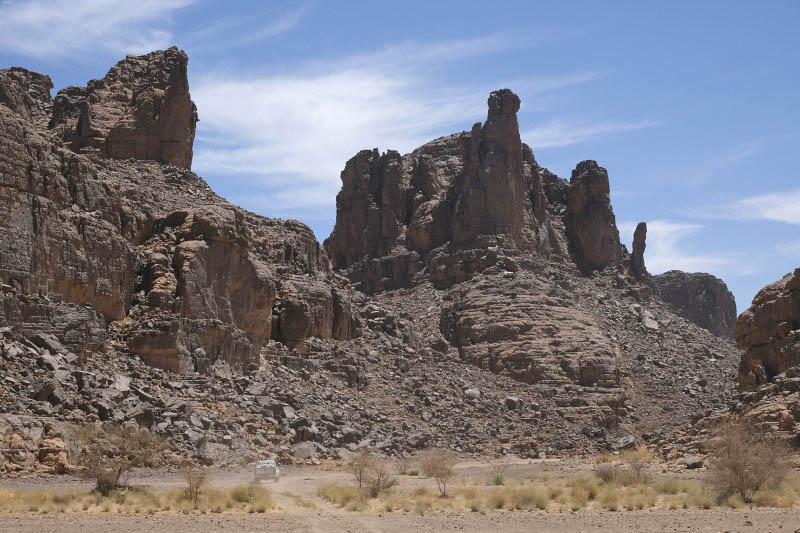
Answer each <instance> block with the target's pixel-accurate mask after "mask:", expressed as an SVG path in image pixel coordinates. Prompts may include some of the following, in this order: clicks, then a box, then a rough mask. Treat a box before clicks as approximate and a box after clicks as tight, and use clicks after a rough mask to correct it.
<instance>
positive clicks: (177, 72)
mask: <svg viewBox="0 0 800 533" xmlns="http://www.w3.org/2000/svg"><path fill="white" fill-rule="evenodd" d="M187 63H188V57H187V56H186V54H185V53H184V52H182V51H180V50H178V49H177V48H175V47H173V48H170V49H168V50H161V51H158V52H152V53H150V54H147V55H143V56H128V57H127V58H125V59H123V60H122V61H120V62H119V63H117V64H116V65H115V66H114V67H112V68H111V70H109V71H108V74H106V76H105V77H104V78H103V79H99V80H91V81H90V82H89V84H88V86H87V89H86V91H85V93H83V94H80V93H79V92H78V91H75V90H74V89H73V88H67V89H66V90H65V94H64V98H62V99H61V100H69V103H67V102H65V101H61V102H60V101H59V99H60V98H59V97H61V96H62V93H61V91H60V92H59V94H58V95H56V102H57V104H56V113H55V114H54V117H53V127H54V129H56V130H57V131H60V133H61V135H62V138H63V139H64V140H65V141H69V146H70V147H71V148H72V149H73V150H75V151H81V150H96V151H98V152H99V154H100V155H102V156H104V157H109V158H115V159H128V158H132V159H146V160H153V161H161V162H164V163H170V164H173V165H177V166H181V167H184V168H191V166H192V143H193V142H194V133H195V123H196V122H197V108H196V107H195V105H194V102H192V100H191V97H190V96H189V81H188V78H187V75H186V65H187ZM74 100H78V101H77V102H75V101H74ZM76 104H77V106H79V108H80V116H79V118H78V121H77V123H71V121H72V120H74V112H73V111H72V110H73V109H74V108H75V107H76Z"/></svg>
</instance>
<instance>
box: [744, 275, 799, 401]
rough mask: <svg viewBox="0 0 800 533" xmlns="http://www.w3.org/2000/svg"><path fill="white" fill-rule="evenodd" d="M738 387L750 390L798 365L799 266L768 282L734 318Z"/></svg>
mask: <svg viewBox="0 0 800 533" xmlns="http://www.w3.org/2000/svg"><path fill="white" fill-rule="evenodd" d="M735 337H736V344H737V345H738V346H739V348H741V349H742V350H745V353H744V355H742V361H741V364H740V365H739V377H738V382H739V390H742V391H746V390H752V389H755V388H756V387H758V386H760V385H764V384H767V383H769V382H770V381H772V379H773V378H774V377H775V376H777V375H778V374H781V373H783V372H786V371H787V370H788V369H790V368H793V367H795V366H797V365H800V268H799V269H796V270H795V271H794V272H793V273H791V274H786V275H785V276H784V277H783V278H782V279H780V280H778V281H776V282H775V283H772V284H770V285H767V286H766V287H764V288H763V289H761V290H760V291H758V294H756V297H755V298H753V304H752V305H751V306H750V308H749V309H747V310H746V311H745V312H744V313H742V314H741V316H740V317H739V320H737V322H736V330H735Z"/></svg>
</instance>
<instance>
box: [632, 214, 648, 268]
mask: <svg viewBox="0 0 800 533" xmlns="http://www.w3.org/2000/svg"><path fill="white" fill-rule="evenodd" d="M646 240H647V223H646V222H639V224H637V225H636V230H635V231H634V232H633V253H631V275H632V276H633V277H635V278H637V279H638V278H644V277H646V276H647V268H645V265H644V251H645V248H646V247H647V243H646Z"/></svg>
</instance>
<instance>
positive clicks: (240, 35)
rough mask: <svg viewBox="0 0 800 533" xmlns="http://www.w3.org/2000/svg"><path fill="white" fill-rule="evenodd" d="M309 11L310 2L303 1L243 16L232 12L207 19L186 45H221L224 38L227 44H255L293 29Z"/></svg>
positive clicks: (195, 48)
mask: <svg viewBox="0 0 800 533" xmlns="http://www.w3.org/2000/svg"><path fill="white" fill-rule="evenodd" d="M307 11H308V5H301V6H299V7H295V8H292V9H288V10H283V11H279V10H277V9H268V10H265V11H262V12H255V13H252V12H248V13H247V14H246V15H244V16H243V15H242V14H239V13H237V14H232V15H228V16H226V17H223V18H221V19H218V20H217V21H216V22H214V23H211V24H208V23H207V22H205V21H204V23H203V25H202V27H200V28H197V29H196V30H195V31H193V32H191V35H190V36H188V40H187V48H191V49H192V50H193V51H198V50H202V49H204V48H208V47H214V48H217V49H218V48H219V47H220V42H224V44H225V47H226V48H231V47H236V46H241V45H245V44H254V43H257V42H259V41H263V40H264V39H268V38H270V37H275V36H277V35H280V34H282V33H286V32H288V31H291V30H293V29H294V28H296V27H297V25H298V24H299V23H300V21H301V20H302V19H303V16H305V14H306V12H307ZM254 28H255V29H254Z"/></svg>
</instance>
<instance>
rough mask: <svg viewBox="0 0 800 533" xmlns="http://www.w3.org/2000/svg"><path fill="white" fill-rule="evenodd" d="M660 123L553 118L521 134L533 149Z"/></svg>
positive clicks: (581, 140) (650, 121) (565, 144)
mask: <svg viewBox="0 0 800 533" xmlns="http://www.w3.org/2000/svg"><path fill="white" fill-rule="evenodd" d="M660 124H661V123H660V122H658V121H653V120H639V121H636V122H603V123H598V124H579V123H574V122H570V121H566V120H563V119H553V120H550V121H548V122H547V123H546V124H544V125H542V126H537V127H535V128H533V129H530V130H528V131H526V132H525V133H523V134H522V138H523V140H524V141H525V142H526V143H527V144H529V145H530V146H531V147H533V148H534V149H537V148H552V147H556V146H569V145H571V144H578V143H582V142H586V141H588V140H591V139H594V138H597V137H602V136H606V135H609V134H614V133H621V132H627V131H636V130H640V129H643V128H652V127H653V126H658V125H660Z"/></svg>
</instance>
